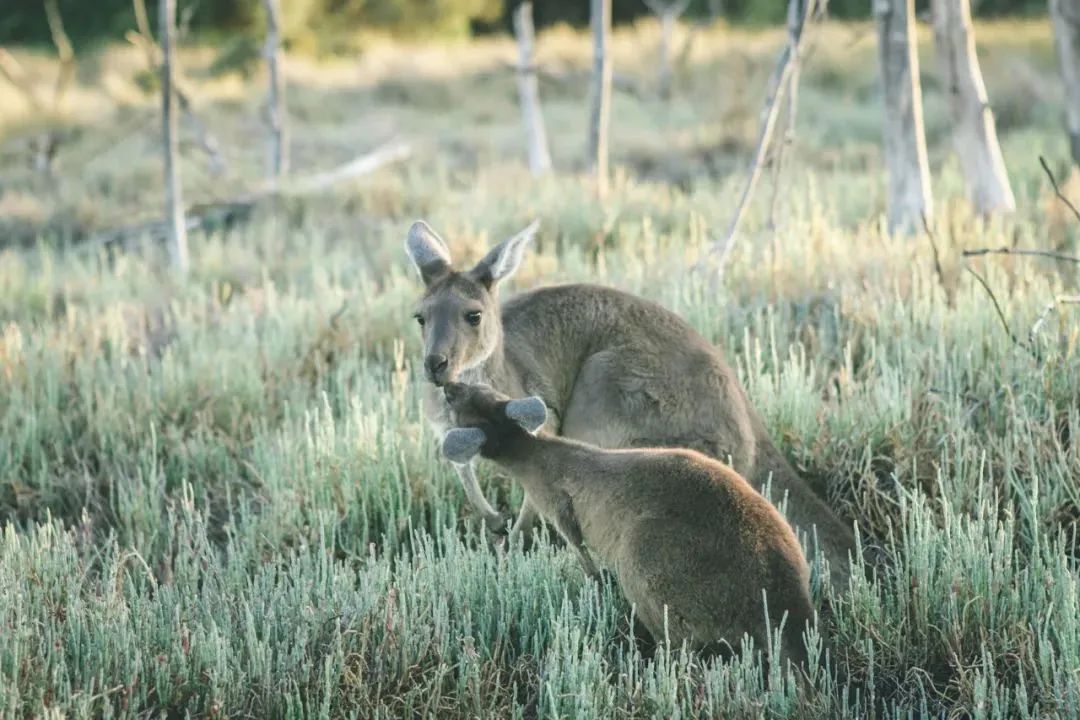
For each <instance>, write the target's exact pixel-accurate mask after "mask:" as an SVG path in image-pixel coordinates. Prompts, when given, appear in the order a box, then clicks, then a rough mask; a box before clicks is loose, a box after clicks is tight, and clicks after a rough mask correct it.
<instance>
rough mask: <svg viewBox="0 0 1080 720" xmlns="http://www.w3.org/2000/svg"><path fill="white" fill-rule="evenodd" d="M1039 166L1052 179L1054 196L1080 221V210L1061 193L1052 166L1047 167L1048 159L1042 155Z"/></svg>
mask: <svg viewBox="0 0 1080 720" xmlns="http://www.w3.org/2000/svg"><path fill="white" fill-rule="evenodd" d="M1039 164H1040V165H1042V169H1043V171H1044V172H1045V173H1046V177H1048V178H1049V179H1050V185H1051V186H1053V188H1054V194H1055V195H1057V196H1058V199H1059V200H1061V202H1063V203H1065V207H1067V208H1069V209H1070V210H1072V214H1073V215H1075V216H1076V219H1077V220H1080V210H1077V209H1076V206H1075V205H1073V204H1072V202H1071V201H1070V200H1069V198H1067V197H1065V193H1063V192H1061V188H1060V187H1058V182H1057V178H1055V177H1054V173H1052V172H1050V166H1049V165H1047V163H1046V158H1044V157H1043V156H1042V155H1040V156H1039Z"/></svg>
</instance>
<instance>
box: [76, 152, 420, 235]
mask: <svg viewBox="0 0 1080 720" xmlns="http://www.w3.org/2000/svg"><path fill="white" fill-rule="evenodd" d="M412 151H413V148H412V146H411V145H410V144H408V143H406V142H403V141H395V142H390V143H387V144H386V145H383V146H382V147H380V148H377V149H376V150H374V151H372V152H370V153H368V154H366V155H362V156H360V157H358V158H356V159H354V160H351V161H349V162H347V163H345V164H343V165H339V166H338V167H336V168H333V169H331V170H327V171H324V172H320V173H315V174H312V175H308V176H306V177H302V178H296V179H294V180H293V181H292V182H287V183H281V184H274V183H266V184H264V185H262V186H260V187H258V188H256V189H255V190H253V191H251V192H248V193H245V194H241V195H238V196H236V197H232V198H228V199H225V200H219V201H214V202H209V203H202V204H198V205H192V206H191V207H190V208H188V210H187V211H186V213H185V217H186V220H185V227H186V229H187V230H188V231H195V230H205V229H208V228H213V227H219V226H228V225H231V224H234V223H238V222H243V221H245V220H247V219H248V218H250V217H251V215H252V214H253V211H254V209H255V207H256V205H258V204H259V203H262V202H266V201H269V200H272V199H275V198H281V197H301V196H304V195H311V194H314V193H318V192H321V191H323V190H326V189H327V188H329V187H331V186H332V185H335V184H338V183H341V182H345V181H347V180H355V179H357V178H360V177H363V176H364V175H368V174H370V173H373V172H375V171H376V170H378V169H380V168H382V167H385V166H386V165H390V164H392V163H395V162H399V161H401V160H404V159H406V158H408V157H409V156H410V155H411V154H412ZM167 237H168V224H167V223H166V222H165V221H163V220H150V221H145V222H139V223H133V224H129V225H123V226H121V227H117V228H111V229H108V230H102V231H100V232H97V233H95V234H94V235H92V236H91V238H90V240H89V241H88V242H87V243H85V244H84V245H83V246H82V248H83V249H84V250H94V249H99V248H111V247H116V246H119V247H121V248H123V249H125V250H129V249H131V248H133V247H134V246H135V245H136V244H137V243H138V242H139V241H142V240H149V241H151V242H162V241H164V240H166V239H167Z"/></svg>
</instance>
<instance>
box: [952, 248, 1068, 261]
mask: <svg viewBox="0 0 1080 720" xmlns="http://www.w3.org/2000/svg"><path fill="white" fill-rule="evenodd" d="M960 254H961V255H963V256H964V257H966V258H968V257H980V256H982V255H1020V256H1026V257H1044V258H1049V259H1051V260H1060V261H1062V262H1071V263H1080V257H1077V256H1075V255H1066V254H1065V253H1059V252H1053V251H1050V250H1018V249H1016V248H1011V247H999V248H973V249H971V250H964V251H963V252H961V253H960Z"/></svg>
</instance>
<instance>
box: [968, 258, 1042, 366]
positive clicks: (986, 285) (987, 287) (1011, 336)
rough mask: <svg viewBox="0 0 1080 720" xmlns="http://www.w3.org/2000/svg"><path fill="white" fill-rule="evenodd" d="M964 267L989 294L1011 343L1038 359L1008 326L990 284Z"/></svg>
mask: <svg viewBox="0 0 1080 720" xmlns="http://www.w3.org/2000/svg"><path fill="white" fill-rule="evenodd" d="M965 269H966V270H967V271H968V272H969V273H971V274H972V275H974V276H975V279H976V280H978V281H979V284H980V285H982V287H983V290H985V291H986V294H987V295H989V296H990V301H991V302H992V303H994V310H995V311H997V316H998V319H999V320H1000V321H1001V326H1002V327H1003V328H1005V334H1007V335H1008V336H1009V339H1010V340H1012V341H1013V344H1014V345H1016V346H1017V347H1019V348H1023V349H1024V350H1027V351H1028V352H1029V353H1031V356H1032V357H1034V358H1035V360H1039V356H1038V354H1037V353H1036V352H1035V351H1034V350H1032V349H1031V348H1030V347H1029V346H1027V345H1025V344H1024V343H1022V342H1020V339H1019V338H1018V337H1016V335H1014V334H1013V331H1012V328H1010V327H1009V321H1008V320H1006V319H1005V312H1004V311H1003V310H1002V309H1001V305H1000V304H999V303H998V299H997V296H996V295H994V291H993V290H991V289H990V284H989V283H987V282H986V279H985V278H984V277H983V276H982V275H980V274H979V273H977V272H975V271H974V270H972V269H971V268H970V267H969V268H965Z"/></svg>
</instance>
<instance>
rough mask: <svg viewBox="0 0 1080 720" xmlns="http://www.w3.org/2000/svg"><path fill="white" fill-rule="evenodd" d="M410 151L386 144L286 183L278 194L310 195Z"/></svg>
mask: <svg viewBox="0 0 1080 720" xmlns="http://www.w3.org/2000/svg"><path fill="white" fill-rule="evenodd" d="M412 150H413V149H412V146H411V145H410V144H409V143H406V142H400V141H399V142H392V143H388V144H386V145H384V146H382V147H381V148H379V149H377V150H374V151H372V152H370V153H368V154H367V155H362V156H360V157H358V158H356V159H355V160H352V161H350V162H347V163H345V164H344V165H339V166H338V167H336V168H334V169H333V170H327V171H326V172H321V173H316V174H314V175H308V176H307V177H304V178H300V179H298V180H295V181H293V182H291V183H287V184H286V185H285V186H284V187H283V188H282V189H281V191H280V193H278V194H281V195H285V196H297V195H311V194H313V193H317V192H320V191H322V190H325V189H326V188H328V187H330V186H331V185H336V184H338V183H341V182H344V181H346V180H353V179H355V178H358V177H362V176H364V175H369V174H371V173H373V172H375V171H376V170H378V169H379V168H381V167H383V166H385V165H390V164H391V163H395V162H398V161H401V160H404V159H405V158H407V157H409V156H410V155H412ZM270 194H273V193H263V195H264V196H267V195H270Z"/></svg>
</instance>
